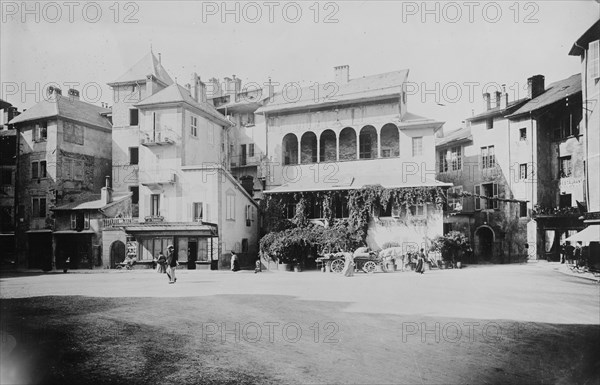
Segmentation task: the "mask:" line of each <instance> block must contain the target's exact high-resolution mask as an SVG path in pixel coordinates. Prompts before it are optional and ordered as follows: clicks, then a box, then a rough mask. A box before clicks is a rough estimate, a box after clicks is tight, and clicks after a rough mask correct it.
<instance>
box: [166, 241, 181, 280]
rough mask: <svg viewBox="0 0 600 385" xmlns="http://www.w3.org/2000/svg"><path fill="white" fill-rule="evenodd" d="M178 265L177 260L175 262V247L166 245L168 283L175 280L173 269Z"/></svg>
mask: <svg viewBox="0 0 600 385" xmlns="http://www.w3.org/2000/svg"><path fill="white" fill-rule="evenodd" d="M178 265H179V262H177V255H176V254H175V247H173V245H169V247H167V276H168V277H169V283H175V282H177V278H175V269H176V268H177V266H178Z"/></svg>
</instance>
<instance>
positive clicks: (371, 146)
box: [358, 126, 377, 159]
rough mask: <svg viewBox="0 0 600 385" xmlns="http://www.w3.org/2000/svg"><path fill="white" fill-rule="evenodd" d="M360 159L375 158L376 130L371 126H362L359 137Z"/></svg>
mask: <svg viewBox="0 0 600 385" xmlns="http://www.w3.org/2000/svg"><path fill="white" fill-rule="evenodd" d="M358 140H359V157H360V159H374V158H377V130H376V129H375V127H373V126H364V127H363V128H361V130H360V135H359V138H358Z"/></svg>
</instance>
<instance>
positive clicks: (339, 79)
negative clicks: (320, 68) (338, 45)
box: [333, 65, 350, 85]
mask: <svg viewBox="0 0 600 385" xmlns="http://www.w3.org/2000/svg"><path fill="white" fill-rule="evenodd" d="M333 70H334V73H335V82H336V83H337V85H341V84H347V83H348V82H349V81H350V66H349V65H343V66H337V67H333Z"/></svg>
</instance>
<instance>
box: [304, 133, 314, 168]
mask: <svg viewBox="0 0 600 385" xmlns="http://www.w3.org/2000/svg"><path fill="white" fill-rule="evenodd" d="M300 162H301V163H302V164H306V163H317V135H316V134H315V133H314V132H310V131H309V132H306V133H304V135H302V139H300Z"/></svg>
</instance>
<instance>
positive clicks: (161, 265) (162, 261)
mask: <svg viewBox="0 0 600 385" xmlns="http://www.w3.org/2000/svg"><path fill="white" fill-rule="evenodd" d="M156 272H157V273H161V274H165V273H166V272H167V257H165V255H164V254H163V253H162V251H161V252H160V253H158V258H157V260H156Z"/></svg>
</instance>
